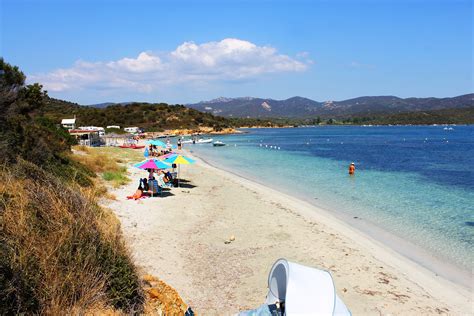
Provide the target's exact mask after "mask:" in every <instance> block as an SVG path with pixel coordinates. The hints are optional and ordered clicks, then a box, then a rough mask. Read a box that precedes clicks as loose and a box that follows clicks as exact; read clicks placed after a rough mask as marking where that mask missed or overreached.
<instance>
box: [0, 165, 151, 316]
mask: <svg viewBox="0 0 474 316" xmlns="http://www.w3.org/2000/svg"><path fill="white" fill-rule="evenodd" d="M96 196H97V194H96V193H95V192H94V189H93V188H81V187H80V186H78V185H75V184H73V183H71V184H68V185H65V184H64V182H60V181H59V180H58V179H57V178H56V177H53V176H52V175H51V174H49V173H47V172H45V171H44V170H42V169H41V168H38V167H37V166H35V165H33V164H31V163H27V162H25V161H20V162H19V164H18V165H17V166H15V167H14V168H9V169H6V168H3V169H1V170H0V314H2V315H3V314H18V313H35V314H36V313H42V314H51V315H55V314H63V313H79V314H81V313H84V312H87V311H88V310H97V309H101V308H104V307H107V306H113V307H114V308H117V309H121V310H123V311H125V312H127V313H131V312H140V311H141V309H142V304H143V293H142V290H141V286H140V281H139V278H138V276H137V272H136V271H135V267H134V265H133V263H132V262H131V260H130V255H129V253H128V251H127V249H126V247H125V245H124V242H123V239H122V236H121V232H120V225H119V222H118V221H117V219H116V218H115V217H114V216H113V214H111V213H110V212H108V211H106V210H104V209H102V208H100V207H99V206H98V205H97V203H96V200H95V199H96Z"/></svg>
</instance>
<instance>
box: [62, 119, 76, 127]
mask: <svg viewBox="0 0 474 316" xmlns="http://www.w3.org/2000/svg"><path fill="white" fill-rule="evenodd" d="M61 126H62V127H64V128H65V129H67V130H70V129H75V128H76V118H75V117H74V118H72V119H62V120H61Z"/></svg>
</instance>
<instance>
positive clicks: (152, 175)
mask: <svg viewBox="0 0 474 316" xmlns="http://www.w3.org/2000/svg"><path fill="white" fill-rule="evenodd" d="M147 171H148V180H151V179H152V178H153V177H154V176H155V175H154V173H155V170H153V169H148V170H147Z"/></svg>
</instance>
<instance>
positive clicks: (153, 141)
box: [147, 139, 166, 147]
mask: <svg viewBox="0 0 474 316" xmlns="http://www.w3.org/2000/svg"><path fill="white" fill-rule="evenodd" d="M147 144H150V145H153V146H158V147H166V144H165V143H164V142H162V141H161V140H157V139H151V140H149V141H148V142H147Z"/></svg>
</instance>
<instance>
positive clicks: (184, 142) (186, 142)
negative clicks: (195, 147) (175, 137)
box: [181, 139, 193, 144]
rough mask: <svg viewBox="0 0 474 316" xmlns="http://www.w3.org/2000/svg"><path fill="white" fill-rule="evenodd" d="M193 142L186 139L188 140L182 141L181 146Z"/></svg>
mask: <svg viewBox="0 0 474 316" xmlns="http://www.w3.org/2000/svg"><path fill="white" fill-rule="evenodd" d="M192 142H193V140H192V139H186V140H182V141H181V144H191V143H192Z"/></svg>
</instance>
